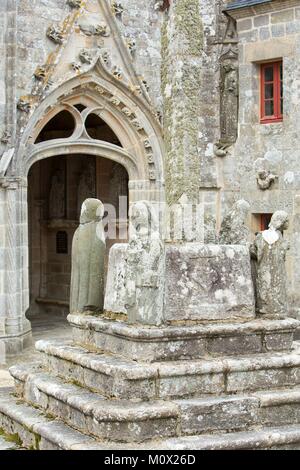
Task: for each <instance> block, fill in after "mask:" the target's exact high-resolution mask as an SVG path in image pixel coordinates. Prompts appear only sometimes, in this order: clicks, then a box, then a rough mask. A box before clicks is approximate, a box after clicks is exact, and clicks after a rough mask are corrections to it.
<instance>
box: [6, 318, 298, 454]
mask: <svg viewBox="0 0 300 470" xmlns="http://www.w3.org/2000/svg"><path fill="white" fill-rule="evenodd" d="M69 321H70V323H71V325H72V328H73V341H39V342H37V344H36V349H37V350H38V351H39V352H40V356H41V361H40V362H39V363H34V364H25V365H16V366H13V367H12V368H11V369H10V372H11V375H12V376H13V378H14V380H15V389H14V391H12V390H6V391H4V392H2V393H1V394H0V429H1V430H2V435H4V436H5V437H6V438H7V436H8V437H9V436H17V442H18V445H21V446H22V447H25V448H31V449H99V450H100V449H107V450H108V449H109V450H113V449H122V450H124V449H147V450H155V449H182V450H184V449H185V450H193V449H255V448H262V449H271V448H272V449H277V448H278V449H280V448H283V449H289V448H291V449H299V448H300V344H298V343H297V342H293V335H294V332H295V330H296V328H297V327H298V326H299V322H297V321H296V320H293V319H264V320H253V321H250V322H249V321H248V322H245V323H221V324H220V323H213V324H206V325H203V324H201V325H185V326H184V325H181V326H180V325H178V326H169V327H161V328H158V327H141V326H137V325H132V326H130V325H128V324H126V322H122V321H117V320H109V319H104V318H103V317H95V316H88V315H81V316H76V315H70V316H69ZM3 433H5V434H3ZM0 436H1V435H0ZM0 445H1V442H0Z"/></svg>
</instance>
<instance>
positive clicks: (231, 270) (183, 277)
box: [164, 243, 255, 323]
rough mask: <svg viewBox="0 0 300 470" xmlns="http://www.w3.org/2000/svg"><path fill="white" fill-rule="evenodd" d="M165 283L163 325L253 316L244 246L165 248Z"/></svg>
mask: <svg viewBox="0 0 300 470" xmlns="http://www.w3.org/2000/svg"><path fill="white" fill-rule="evenodd" d="M165 279H166V281H165V282H166V284H165V302H164V308H165V312H164V319H165V323H169V322H178V321H190V320H192V321H197V322H199V321H210V322H211V321H220V320H233V319H251V318H254V316H255V313H254V293H253V287H252V280H251V268H250V256H249V250H248V247H247V246H242V245H200V244H198V243H189V244H185V245H173V244H169V245H168V244H167V245H166V268H165Z"/></svg>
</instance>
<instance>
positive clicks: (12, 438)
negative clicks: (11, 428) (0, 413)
mask: <svg viewBox="0 0 300 470" xmlns="http://www.w3.org/2000/svg"><path fill="white" fill-rule="evenodd" d="M0 436H1V437H3V439H4V440H5V441H7V442H11V443H14V444H16V445H17V446H21V445H22V439H21V438H20V436H19V434H18V433H14V434H9V433H7V432H6V431H5V430H4V429H2V428H0Z"/></svg>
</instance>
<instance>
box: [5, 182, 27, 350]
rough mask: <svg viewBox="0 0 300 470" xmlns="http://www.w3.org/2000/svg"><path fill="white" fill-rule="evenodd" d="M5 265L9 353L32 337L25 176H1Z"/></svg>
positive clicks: (6, 336)
mask: <svg viewBox="0 0 300 470" xmlns="http://www.w3.org/2000/svg"><path fill="white" fill-rule="evenodd" d="M0 188H1V201H2V202H1V205H2V213H3V220H4V224H3V226H2V230H3V236H2V246H1V251H3V265H2V269H1V272H0V276H1V286H2V294H1V304H0V306H1V312H0V316H1V317H2V318H3V319H4V335H3V338H4V342H5V344H6V349H7V352H8V353H15V352H18V351H20V350H22V348H23V346H24V342H25V341H26V340H30V336H31V333H30V332H31V328H30V322H29V321H28V320H27V319H26V318H25V313H26V310H27V309H28V306H29V289H28V235H27V182H26V180H25V179H23V178H10V177H7V178H1V179H0Z"/></svg>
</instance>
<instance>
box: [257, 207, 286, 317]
mask: <svg viewBox="0 0 300 470" xmlns="http://www.w3.org/2000/svg"><path fill="white" fill-rule="evenodd" d="M287 228H288V214H287V213H286V212H285V211H277V212H275V214H274V215H273V216H272V219H271V222H270V225H269V229H268V230H264V231H263V232H260V233H258V234H257V235H256V238H255V241H254V243H253V244H252V245H251V248H250V250H251V256H252V257H253V258H254V259H255V260H256V286H255V287H256V289H255V291H256V308H257V312H258V313H260V314H264V315H266V314H267V315H281V314H286V313H287V294H286V269H285V258H286V252H287V250H288V249H289V244H288V243H287V242H286V241H284V240H283V236H282V232H283V230H286V229H287Z"/></svg>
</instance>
